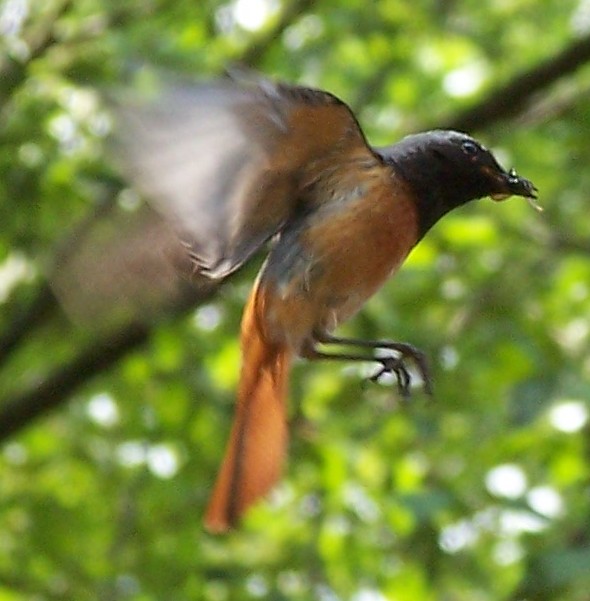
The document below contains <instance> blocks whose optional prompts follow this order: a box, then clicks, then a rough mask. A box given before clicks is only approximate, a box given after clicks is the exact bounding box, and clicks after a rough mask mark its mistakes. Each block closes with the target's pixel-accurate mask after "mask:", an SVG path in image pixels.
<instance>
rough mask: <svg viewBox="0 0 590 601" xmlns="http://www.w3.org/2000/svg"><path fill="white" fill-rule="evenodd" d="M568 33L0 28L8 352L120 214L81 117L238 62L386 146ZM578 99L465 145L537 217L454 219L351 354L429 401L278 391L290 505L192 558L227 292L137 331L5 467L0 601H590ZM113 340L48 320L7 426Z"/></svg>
mask: <svg viewBox="0 0 590 601" xmlns="http://www.w3.org/2000/svg"><path fill="white" fill-rule="evenodd" d="M586 4H587V3H579V4H578V3H576V2H573V1H572V0H567V1H562V0H547V1H546V2H544V3H543V8H542V10H539V2H538V1H537V0H503V1H494V2H487V3H485V2H484V3H482V2H479V1H478V2H475V1H471V2H448V1H447V2H425V1H421V2H414V3H407V2H401V1H399V0H375V1H371V2H366V0H352V1H351V0H349V1H347V2H341V1H337V0H326V1H324V2H313V1H311V0H307V1H300V2H297V1H295V0H292V1H291V2H289V1H287V0H281V1H277V2H270V1H268V0H256V1H254V0H250V1H248V0H236V1H235V2H222V1H221V0H205V1H200V2H193V1H188V0H184V1H182V0H181V1H176V2H173V3H171V2H164V1H162V0H150V1H145V0H141V1H140V0H132V1H129V2H123V3H121V2H115V1H114V0H109V1H104V0H77V1H76V2H69V1H68V0H62V1H60V0H45V1H44V2H35V1H32V0H3V1H2V2H0V52H2V54H1V55H0V81H2V84H1V85H0V87H1V88H2V89H1V90H0V132H1V135H0V140H1V143H0V223H2V227H1V228H0V309H1V312H0V333H1V332H6V333H8V332H9V331H11V329H14V328H16V329H18V327H17V326H18V324H19V323H20V321H19V320H20V319H22V315H26V313H27V307H30V306H32V303H34V302H36V301H35V299H36V298H38V297H39V295H40V291H41V290H43V282H44V274H45V273H46V272H47V269H49V268H50V266H51V265H52V263H53V257H54V253H55V251H56V248H57V246H58V244H59V243H60V242H61V241H62V240H63V239H64V236H65V234H66V233H67V232H68V231H70V230H71V228H73V227H74V226H76V225H77V224H78V223H79V222H80V220H81V219H83V218H84V217H85V216H87V215H89V214H91V213H92V212H93V211H95V210H96V207H97V206H99V205H100V203H101V202H102V201H103V199H104V198H103V197H104V196H105V195H108V193H109V190H111V188H110V186H111V185H112V183H113V170H112V165H110V164H109V162H108V160H107V153H105V152H104V139H105V136H106V134H107V132H108V126H109V121H108V112H107V110H106V108H105V107H104V106H103V104H102V102H101V99H100V98H101V94H100V93H99V92H101V93H102V92H104V91H109V90H112V89H117V88H119V87H121V85H123V84H130V83H131V82H132V81H134V80H137V79H141V78H142V77H146V72H149V71H150V69H149V67H156V68H161V69H167V70H173V71H177V72H187V73H191V74H193V75H194V76H195V77H202V76H207V75H211V74H215V73H219V72H220V71H221V70H222V69H223V68H224V67H225V66H227V65H230V64H232V63H234V62H245V63H246V64H247V65H248V66H251V67H254V68H257V69H260V70H262V71H264V72H265V73H267V74H269V75H272V76H276V77H280V78H283V79H286V80H290V81H300V82H305V83H308V84H312V85H317V86H320V87H322V88H324V89H329V90H331V91H333V92H334V93H336V94H338V95H339V96H340V97H342V98H343V99H344V100H346V101H347V102H349V103H350V104H351V106H353V107H354V108H355V109H356V110H357V111H358V115H359V119H360V121H361V123H362V124H363V127H364V128H365V129H366V131H367V134H368V137H369V138H370V140H371V141H372V142H373V143H375V144H388V143H391V142H392V141H394V140H396V139H398V138H399V137H401V136H402V135H404V134H405V133H407V132H410V131H415V130H417V129H422V128H425V127H431V126H440V125H444V124H446V123H448V122H452V119H453V118H454V117H455V116H456V115H460V114H461V111H462V110H464V109H466V108H467V107H470V106H474V105H477V104H478V103H483V102H484V101H485V99H486V98H488V97H489V96H491V95H493V94H494V93H495V91H496V90H497V89H498V87H499V86H500V85H504V84H506V83H507V82H508V81H509V80H511V79H512V78H514V77H516V76H517V75H518V74H526V72H527V71H529V70H531V69H533V68H534V67H535V66H537V65H538V64H539V63H541V62H542V61H544V60H547V59H549V58H550V57H552V56H554V55H556V54H558V53H559V52H560V51H561V50H562V49H563V48H564V47H566V46H568V45H569V44H571V43H572V41H573V40H574V39H575V37H576V36H578V35H581V36H585V35H587V16H586V13H585V12H584V11H585V10H586V9H587V6H586ZM257 7H263V8H265V7H266V9H267V12H266V13H264V14H262V15H261V16H260V21H259V22H254V21H255V18H254V17H256V14H257V13H256V10H257ZM586 12H587V11H586ZM146 65H147V67H146ZM589 86H590V74H589V72H588V69H587V68H586V69H578V70H576V71H572V72H570V73H564V77H561V78H557V79H556V80H554V81H548V82H547V85H545V86H543V87H542V90H541V91H540V92H538V93H537V94H536V95H535V96H534V97H532V98H527V102H526V103H524V104H523V106H522V108H521V109H520V110H519V111H518V114H517V115H516V116H514V115H511V118H510V119H507V118H502V117H503V115H502V114H498V115H497V118H495V119H493V120H491V121H489V122H486V123H485V127H482V128H481V130H480V131H474V132H473V133H474V134H476V135H477V136H478V137H481V139H482V140H483V141H485V143H486V144H488V145H489V146H491V147H493V148H494V150H496V151H497V153H498V155H499V156H500V157H501V159H502V162H503V163H504V164H506V166H511V165H512V164H514V165H515V166H516V167H517V168H518V171H519V173H522V174H523V175H525V176H526V177H529V178H530V179H531V180H533V181H534V182H535V183H536V185H537V186H538V188H539V190H540V203H541V204H542V205H543V206H544V208H545V211H544V213H542V214H539V213H536V212H534V211H532V210H531V209H530V208H529V207H528V206H527V205H526V204H525V203H524V202H523V201H522V200H518V199H513V200H511V201H507V202H505V203H498V204H496V203H491V202H489V201H481V202H479V203H474V204H473V205H469V206H466V207H464V208H462V209H461V210H458V211H456V212H455V213H454V214H453V215H451V216H449V217H448V218H446V219H445V220H444V221H443V222H442V223H440V224H439V225H437V226H436V227H435V229H434V230H433V231H432V232H431V233H430V234H429V235H428V236H427V238H426V239H425V240H424V241H423V242H422V243H421V244H420V246H419V247H418V248H417V249H416V250H415V251H414V252H413V253H412V255H411V256H410V259H409V260H408V262H407V264H406V265H405V266H404V268H403V269H402V271H401V272H400V273H399V274H398V275H397V276H396V278H395V279H394V280H392V282H391V283H390V284H389V285H387V286H386V288H385V289H384V290H382V291H381V292H380V293H379V294H378V295H377V296H376V297H375V298H374V299H372V300H371V302H370V303H369V304H368V306H367V307H366V308H365V310H363V312H362V314H360V315H359V316H357V317H356V318H355V319H354V320H352V321H351V322H350V323H348V324H347V325H346V326H345V328H344V331H345V333H346V334H349V335H355V336H360V337H366V338H382V337H394V338H395V339H401V340H408V341H411V342H412V343H414V344H416V345H417V346H419V347H421V348H423V349H424V350H425V351H426V352H427V353H428V355H429V356H430V358H431V360H432V364H433V369H434V372H435V384H436V395H435V399H434V400H428V399H426V398H424V396H423V395H422V394H421V392H420V389H419V387H418V388H416V390H415V395H414V398H413V399H412V401H411V402H410V403H403V402H400V400H399V399H398V398H397V397H396V395H395V388H394V387H392V386H391V385H387V384H383V385H370V384H367V385H363V383H362V378H363V377H364V376H367V375H370V374H371V370H370V369H368V370H367V371H363V370H359V369H357V368H356V367H351V366H342V365H334V364H330V365H328V364H325V365H311V364H306V363H303V362H301V363H298V364H297V366H296V368H295V373H294V377H293V380H292V385H291V392H292V395H291V396H292V403H291V416H292V420H291V432H292V442H291V448H290V463H289V467H288V472H287V474H286V477H285V479H284V481H283V482H282V484H281V485H280V486H279V487H278V488H277V490H276V491H275V493H274V494H273V495H272V496H271V498H270V500H269V501H268V502H265V503H263V504H261V505H260V506H258V507H256V508H255V509H254V510H253V511H252V512H251V513H250V514H249V516H248V519H247V520H246V523H245V524H244V526H243V528H242V529H241V530H239V531H238V532H235V533H232V534H230V535H228V536H225V537H215V536H211V535H208V534H206V533H204V532H203V530H202V526H201V521H202V514H203V511H204V507H205V503H206V500H207V497H208V493H209V491H210V487H211V484H212V481H213V479H214V475H215V471H216V469H217V467H218V465H219V462H220V459H221V456H222V450H223V446H224V443H225V440H226V436H227V434H228V430H229V425H230V420H231V416H232V411H233V402H234V389H235V384H236V381H237V375H238V369H239V348H238V335H237V334H238V331H239V319H240V311H241V307H242V305H243V301H244V299H245V296H246V294H247V291H248V287H249V282H251V281H252V278H253V274H254V273H255V270H254V269H253V268H247V269H246V270H245V271H244V273H243V275H240V276H238V277H237V278H234V279H232V281H231V282H229V283H228V284H227V285H226V286H225V287H224V288H223V289H222V290H221V291H219V292H218V293H217V295H216V296H215V297H214V298H212V299H209V300H207V302H206V303H205V304H203V305H202V306H200V307H198V308H196V309H193V310H192V311H190V312H188V313H186V312H185V313H183V314H182V315H180V316H178V315H172V316H171V315H169V314H168V315H158V316H156V318H154V329H153V331H152V334H151V336H149V339H148V341H147V342H146V344H144V345H143V346H141V347H138V348H135V349H134V350H133V351H131V352H129V353H128V354H126V355H125V356H124V357H123V358H121V359H120V360H119V361H118V362H116V365H115V366H111V365H106V364H105V366H104V368H103V369H100V370H97V374H96V375H94V377H92V378H90V377H89V376H90V373H88V374H85V373H84V370H83V369H82V370H81V371H79V372H77V373H76V374H74V375H75V376H76V377H79V380H80V381H79V383H78V384H77V385H75V386H72V388H71V392H70V393H69V395H65V397H64V398H68V402H67V403H66V404H62V405H61V406H60V407H59V408H57V409H56V410H55V411H53V412H51V413H48V414H46V415H43V416H42V417H41V418H40V419H38V420H37V421H35V422H34V423H30V424H27V428H26V429H23V430H21V431H19V432H17V433H16V434H14V435H13V436H12V437H11V438H10V440H8V441H7V442H6V443H5V446H4V447H3V448H2V450H1V451H0V482H1V483H2V485H1V490H2V494H1V496H0V601H39V600H51V601H53V600H69V599H76V600H77V601H78V600H79V601H85V600H88V601H90V600H92V601H95V600H97V599H100V600H105V601H106V600H133V601H155V600H161V599H165V600H166V601H184V600H188V599H203V600H205V601H225V600H230V599H232V600H233V599H261V598H263V599H273V600H280V599H290V600H296V601H299V600H301V601H307V600H311V599H318V600H321V601H326V600H328V601H332V600H336V599H342V600H345V599H351V600H354V601H380V600H384V599H392V600H395V601H415V600H416V599H420V600H425V601H435V600H436V601H438V600H449V601H472V600H474V599H475V600H480V601H497V600H506V601H509V600H514V601H517V600H525V599H526V600H529V601H533V600H540V601H541V600H550V599H561V600H564V601H581V600H585V599H587V598H588V592H587V591H588V590H589V588H590V570H589V569H588V566H590V536H589V533H588V523H590V503H589V499H588V486H589V484H590V466H589V461H590V447H589V441H590V438H589V437H590V431H589V430H588V428H589V426H588V423H587V414H588V410H589V407H588V399H590V378H589V374H590V363H589V359H588V357H589V356H590V353H589V351H590V330H589V325H588V315H589V313H590V288H589V282H590V267H589V265H590V262H589V261H588V259H589V256H590V225H589V221H588V218H587V216H588V193H587V190H588V189H589V187H590V170H589V169H587V165H588V164H589V162H590V146H589V145H588V139H590V129H589V127H590V126H589V125H588V124H589V123H590V119H589V115H588V111H589V110H590V109H589V108H588V103H587V101H586V98H587V92H588V89H589ZM517 100H518V99H516V98H515V99H514V102H516V101H517ZM506 114H507V113H506ZM127 194H128V195H127V196H125V194H123V195H119V196H118V197H117V198H118V201H120V202H121V204H123V205H124V204H125V202H129V198H130V196H129V193H127ZM126 199H127V200H126ZM49 304H50V303H49ZM43 306H44V307H45V305H43ZM39 316H40V317H41V313H39ZM23 327H24V326H23ZM112 327H115V326H113V325H112V324H108V327H107V324H102V323H101V322H100V320H97V321H96V322H95V323H93V324H92V327H83V326H79V325H76V324H74V323H71V322H70V321H68V320H67V319H66V318H65V317H64V315H63V314H62V313H61V312H59V311H58V309H57V308H56V307H55V306H53V307H52V308H51V307H50V308H49V309H47V317H46V318H44V319H43V320H41V319H40V321H39V324H37V325H34V326H33V325H32V326H31V327H30V328H29V329H27V330H26V335H24V336H22V338H21V339H20V340H18V344H15V346H14V348H13V349H12V350H11V352H10V353H9V356H8V358H7V361H6V363H5V364H4V365H3V366H2V370H1V371H0V395H2V398H0V411H1V410H2V408H3V407H6V406H8V405H9V403H10V402H11V400H14V399H15V398H21V399H22V397H17V396H16V397H15V396H14V395H18V394H19V392H20V391H32V394H33V397H34V393H35V391H36V390H37V389H38V390H39V391H41V390H42V389H43V386H44V382H47V381H48V378H49V377H50V375H51V374H53V373H55V371H56V370H59V369H60V366H62V365H66V364H68V362H69V361H72V360H74V359H75V358H76V357H78V356H79V355H80V354H81V353H83V352H85V350H86V349H88V348H93V347H95V346H96V345H97V341H99V340H100V339H101V337H103V336H106V335H107V334H108V332H110V331H111V330H109V328H112ZM21 329H22V328H21ZM2 340H4V339H3V338H2V334H0V341H2ZM60 394H62V393H61V392H60V389H59V388H58V387H56V388H55V389H54V390H50V391H49V397H51V395H54V397H53V398H55V399H58V398H59V395H60ZM4 425H6V424H4ZM0 426H2V424H0Z"/></svg>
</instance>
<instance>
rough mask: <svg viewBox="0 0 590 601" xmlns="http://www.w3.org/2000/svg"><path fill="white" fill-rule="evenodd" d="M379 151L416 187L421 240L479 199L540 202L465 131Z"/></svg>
mask: <svg viewBox="0 0 590 601" xmlns="http://www.w3.org/2000/svg"><path fill="white" fill-rule="evenodd" d="M379 152H380V154H381V156H382V157H383V159H384V160H385V161H386V162H387V163H389V164H391V166H392V167H393V168H394V170H395V171H396V172H397V173H398V174H399V175H401V176H402V177H403V178H404V179H406V180H407V181H408V183H409V184H410V186H411V187H412V189H413V191H414V194H415V198H416V203H417V205H418V214H419V218H420V230H421V235H423V234H424V233H426V231H427V230H428V229H429V228H430V227H432V225H434V223H436V221H438V219H440V218H441V217H442V216H443V215H444V214H445V213H448V212H449V211H450V210H452V209H454V208H455V207H458V206H460V205H462V204H465V203H466V202H469V201H471V200H475V199H477V198H483V197H484V196H491V197H492V198H493V199H495V200H504V199H506V198H508V197H509V196H513V195H516V196H524V197H528V198H536V188H535V186H534V185H533V184H532V183H531V182H530V181H529V180H527V179H525V178H523V177H520V176H518V175H517V174H516V172H515V171H514V170H511V171H506V170H505V169H503V168H502V167H501V166H500V164H499V163H498V161H497V160H496V159H495V158H494V156H493V155H492V153H491V152H490V151H489V150H487V149H486V148H485V147H484V146H482V145H481V144H480V143H479V142H477V141H476V140H474V139H473V138H471V137H470V136H468V135H466V134H463V133H460V132H456V131H444V130H439V131H430V132H426V133H422V134H416V135H413V136H408V137H407V138H404V139H403V140H402V141H401V142H399V143H398V144H395V145H394V146H392V147H390V148H387V149H383V150H381V151H379Z"/></svg>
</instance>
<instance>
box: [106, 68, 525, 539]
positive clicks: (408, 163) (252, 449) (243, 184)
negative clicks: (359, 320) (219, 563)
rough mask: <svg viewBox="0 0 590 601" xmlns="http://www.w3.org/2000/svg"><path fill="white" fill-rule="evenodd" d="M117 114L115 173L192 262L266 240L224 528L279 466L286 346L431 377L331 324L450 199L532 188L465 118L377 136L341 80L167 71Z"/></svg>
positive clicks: (379, 343)
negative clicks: (321, 85)
mask: <svg viewBox="0 0 590 601" xmlns="http://www.w3.org/2000/svg"><path fill="white" fill-rule="evenodd" d="M116 116H117V117H118V125H117V132H116V133H117V139H118V156H119V158H120V161H121V167H122V169H123V171H124V173H125V174H126V176H127V177H128V179H129V180H130V181H131V183H132V184H133V185H134V186H135V187H136V188H137V189H138V190H139V191H140V192H141V193H142V195H143V196H145V198H146V199H147V200H148V202H149V203H150V204H151V205H152V206H153V207H154V208H155V209H156V210H157V211H158V212H159V213H160V214H161V215H162V216H163V217H164V219H165V220H166V221H167V222H168V223H169V224H171V225H172V227H173V228H174V229H175V231H176V233H177V235H178V236H179V237H180V238H181V239H182V240H183V242H184V243H185V244H186V246H187V252H188V253H190V256H191V258H192V260H193V261H194V269H195V271H198V272H199V273H202V274H205V275H206V276H208V277H210V278H213V279H222V278H224V277H226V276H228V275H229V274H231V273H232V272H234V271H235V270H237V269H238V268H239V267H241V266H242V265H243V264H244V263H245V262H246V261H247V260H248V259H249V258H250V257H251V256H252V255H253V254H254V253H255V252H256V251H257V250H259V249H260V248H261V247H262V246H263V245H265V243H267V242H268V241H269V240H271V239H272V245H271V249H270V252H269V254H268V256H267V258H266V261H265V262H264V265H263V266H262V268H261V270H260V273H259V274H258V277H257V279H256V282H255V284H254V286H253V289H252V292H251V294H250V297H249V299H248V301H247V303H246V307H245V310H244V313H243V318H242V325H241V352H242V365H241V374H240V380H239V385H238V391H237V406H236V412H235V419H234V423H233V427H232V430H231V434H230V439H229V442H228V445H227V449H226V452H225V458H224V459H223V463H222V466H221V469H220V472H219V475H218V477H217V481H216V484H215V486H214V488H213V493H212V495H211V500H210V502H209V506H208V509H207V511H206V514H205V525H206V527H207V528H208V529H209V530H211V531H213V532H224V531H227V530H229V529H230V528H232V527H234V526H236V525H237V524H238V522H239V520H240V518H241V517H242V516H243V514H244V513H245V511H246V510H247V509H248V508H249V507H250V506H251V505H252V504H254V503H255V502H256V501H258V500H259V499H260V498H261V497H263V496H264V495H265V494H266V493H267V492H268V491H269V489H270V488H271V487H272V486H273V485H274V484H275V483H276V482H277V480H278V479H279V478H280V474H281V470H282V466H283V464H284V460H285V455H286V448H287V441H288V432H287V389H288V378H289V371H290V367H291V364H292V361H293V359H294V357H296V356H300V357H304V358H306V359H310V360H320V359H333V360H341V361H342V360H344V361H373V362H376V363H378V364H380V369H379V371H378V372H377V374H376V375H375V377H378V376H379V375H381V374H383V373H392V374H394V375H395V376H396V377H397V382H398V386H399V389H400V392H401V393H402V394H403V395H408V393H409V389H410V384H411V372H410V370H409V369H408V363H413V364H414V366H415V368H416V369H417V370H418V372H419V373H420V375H421V377H422V380H423V382H424V385H425V387H426V389H427V390H430V387H431V377H430V373H429V370H428V364H427V361H426V359H425V356H424V354H423V353H422V352H421V351H420V350H418V349H417V348H415V347H413V346H412V345H410V344H407V343H403V342H391V341H387V340H356V339H349V338H341V337H337V336H335V335H334V334H333V332H334V330H335V329H336V328H337V326H338V325H339V324H341V323H342V322H344V321H346V320H347V319H349V318H350V317H352V316H353V315H354V314H355V313H356V312H357V311H359V309H361V307H362V306H363V304H364V303H365V302H366V301H367V300H368V299H369V298H370V297H371V296H372V295H373V294H374V293H375V292H377V290H379V288H380V287H381V286H382V285H383V284H384V283H385V282H386V281H387V280H388V278H390V277H391V276H392V275H393V274H395V272H396V271H397V270H398V269H399V267H400V266H401V264H402V263H403V261H404V260H405V258H406V257H407V256H408V254H409V253H410V251H411V250H412V248H413V247H414V246H415V245H416V244H417V243H418V242H419V241H420V240H421V239H422V237H423V236H424V235H425V234H426V233H427V232H428V230H429V229H430V228H431V227H432V226H433V225H434V224H435V223H436V222H437V221H438V220H439V219H440V218H441V217H443V216H444V215H445V214H446V213H448V212H449V211H451V210H452V209H454V208H456V207H459V206H461V205H463V204H465V203H467V202H469V201H471V200H475V199H479V198H482V197H486V196H490V197H492V198H493V199H495V200H503V199H505V198H508V197H509V196H512V195H516V196H522V197H525V198H528V199H534V198H535V197H536V189H535V187H534V186H533V184H532V183H531V182H530V181H529V180H527V179H525V178H523V177H520V176H518V175H517V174H516V172H515V171H514V170H510V171H506V170H505V169H504V168H502V167H501V166H500V164H499V163H498V161H497V160H496V159H495V158H494V156H493V155H492V153H491V152H490V151H489V150H487V149H486V148H485V147H484V146H483V145H482V144H480V143H479V142H478V141H476V140H474V139H473V138H471V137H470V136H468V135H466V134H464V133H460V132H456V131H445V130H435V131H428V132H425V133H419V134H415V135H411V136H408V137H406V138H404V139H402V140H401V141H400V142H398V143H396V144H393V145H391V146H387V147H384V148H375V147H372V146H370V145H369V143H368V142H367V140H366V138H365V136H364V134H363V132H362V130H361V128H360V126H359V123H358V121H357V119H356V118H355V116H354V114H353V113H352V111H351V109H350V108H349V107H348V106H347V105H346V104H345V103H344V102H342V101H341V100H339V99H338V98H336V97H335V96H334V95H332V94H330V93H328V92H324V91H321V90H317V89H311V88H307V87H302V86H297V85H288V84H285V83H277V82H274V81H271V80H268V79H266V78H262V77H258V76H247V77H243V76H240V77H237V78H236V77H233V78H225V79H219V80H215V81H209V82H201V83H182V84H174V85H171V86H169V87H165V88H164V89H163V90H162V91H161V93H159V94H158V95H157V96H156V97H155V98H154V99H153V100H148V101H145V100H143V101H141V102H138V103H133V102H128V103H123V104H121V105H120V106H119V107H118V108H117V109H116ZM336 345H337V346H338V347H344V349H347V350H345V351H343V350H342V348H341V350H340V351H339V352H337V351H334V350H333V348H334V346H336ZM380 349H386V350H388V351H390V354H389V355H388V356H383V354H377V355H376V354H374V352H375V350H380Z"/></svg>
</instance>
